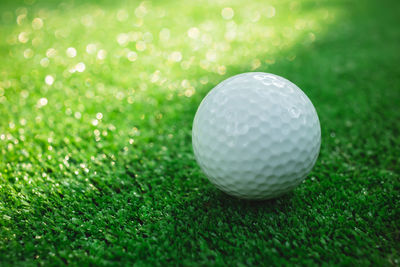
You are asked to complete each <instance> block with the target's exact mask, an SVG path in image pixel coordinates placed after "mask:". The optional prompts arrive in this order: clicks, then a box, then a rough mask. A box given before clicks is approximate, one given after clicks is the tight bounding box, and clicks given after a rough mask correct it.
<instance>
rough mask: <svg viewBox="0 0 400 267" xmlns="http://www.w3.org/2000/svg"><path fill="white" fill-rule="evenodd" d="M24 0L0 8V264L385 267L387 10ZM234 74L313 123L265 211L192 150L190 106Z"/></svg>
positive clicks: (393, 238)
mask: <svg viewBox="0 0 400 267" xmlns="http://www.w3.org/2000/svg"><path fill="white" fill-rule="evenodd" d="M33 2H34V1H32V0H29V1H26V2H25V3H24V2H16V1H2V2H1V4H0V19H1V23H0V59H1V61H0V62H1V64H0V114H1V117H0V151H1V152H0V265H2V266H7V265H15V266H23V265H36V264H40V265H46V266H49V265H63V264H69V265H72V266H74V265H81V264H83V265H88V264H94V265H110V266H115V265H116V264H117V263H118V264H121V265H125V264H126V265H131V264H133V263H135V265H137V266H142V265H145V266H153V265H161V266H165V265H187V266H192V265H204V266H210V265H228V266H245V265H250V266H251V265H255V264H257V263H258V264H261V265H285V264H290V265H294V264H298V265H321V264H323V263H325V264H327V265H354V264H358V265H359V266H365V265H373V266H390V265H399V264H400V204H399V203H400V178H399V177H400V160H399V159H400V153H399V147H400V137H399V136H400V132H399V129H400V64H399V62H400V52H399V51H400V30H399V25H400V19H399V16H398V14H400V5H399V4H398V2H397V1H311V0H305V1H296V2H294V1H278V0H276V1H268V3H265V1H243V0H240V1H237V2H235V3H229V2H227V1H210V3H208V4H206V2H205V1H200V0H198V1H190V2H189V1H186V2H181V3H179V2H175V1H174V2H172V1H171V3H167V2H165V1H153V2H144V3H142V4H140V3H139V2H120V1H101V2H99V1H93V2H88V3H81V1H75V2H70V1H66V2H62V3H56V2H55V1H37V3H33ZM226 7H231V8H232V9H226ZM224 8H225V9H224ZM232 11H233V13H232ZM232 15H233V17H232ZM35 18H36V19H35ZM39 18H40V19H39ZM68 48H70V49H68ZM75 52H76V55H75ZM247 71H265V72H272V73H275V74H278V75H281V76H283V77H286V78H288V79H289V80H291V81H293V82H294V83H296V84H297V85H298V86H299V87H300V88H302V89H303V90H304V91H305V93H306V94H307V95H308V96H309V98H310V99H311V100H312V101H313V103H314V105H315V107H316V109H317V111H318V114H319V118H320V122H321V127H322V147H321V154H320V157H319V159H318V162H317V164H316V166H315V168H314V169H313V171H312V173H311V174H310V175H309V177H308V178H307V179H306V180H305V182H304V183H303V184H301V186H299V187H298V188H297V189H296V190H295V191H294V192H293V193H291V194H289V195H286V196H284V197H282V198H279V199H276V200H271V201H264V202H248V201H242V200H237V199H234V198H231V197H229V196H227V195H225V194H223V193H221V192H220V191H218V190H217V189H215V188H214V187H213V186H212V185H211V184H210V183H209V182H208V181H207V180H206V178H205V176H204V175H203V174H202V173H201V171H200V169H199V167H198V166H197V164H196V163H195V160H194V157H193V154H192V149H191V124H192V119H193V116H194V113H195V111H196V108H197V106H198V104H199V103H200V101H201V99H202V97H204V96H205V94H206V93H207V92H208V91H209V90H210V89H211V88H213V87H214V86H215V85H216V84H217V83H218V82H220V81H222V80H223V79H225V78H227V77H229V76H231V75H234V74H237V73H241V72H247Z"/></svg>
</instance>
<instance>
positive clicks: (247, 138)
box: [192, 72, 321, 199]
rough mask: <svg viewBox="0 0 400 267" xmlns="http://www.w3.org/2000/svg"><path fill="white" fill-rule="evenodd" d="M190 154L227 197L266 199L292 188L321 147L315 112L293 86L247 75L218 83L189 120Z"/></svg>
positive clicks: (269, 76) (273, 78)
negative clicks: (191, 119) (191, 122)
mask: <svg viewBox="0 0 400 267" xmlns="http://www.w3.org/2000/svg"><path fill="white" fill-rule="evenodd" d="M192 142H193V150H194V154H195V157H196V160H197V162H198V164H199V165H200V167H201V169H202V170H203V172H204V173H205V174H206V176H207V177H208V178H209V180H210V181H211V182H212V183H213V184H214V185H215V186H216V187H218V188H219V189H221V190H222V191H224V192H226V193H227V194H229V195H232V196H236V197H239V198H244V199H269V198H274V197H278V196H280V195H282V194H285V193H287V192H289V191H291V190H293V189H294V188H295V187H296V186H297V185H298V184H300V183H301V182H302V181H303V180H304V179H305V177H306V176H307V175H308V173H309V172H310V171H311V169H312V167H313V166H314V164H315V162H316V160H317V158H318V154H319V149H320V145H321V128H320V124H319V120H318V115H317V112H316V111H315V108H314V106H313V104H312V103H311V101H310V100H309V99H308V97H307V96H306V95H305V94H304V93H303V91H301V90H300V89H299V88H298V87H297V86H296V85H295V84H293V83H291V82H290V81H288V80H286V79H284V78H282V77H279V76H277V75H274V74H269V73H262V72H249V73H243V74H239V75H236V76H233V77H231V78H229V79H226V80H225V81H223V82H221V83H220V84H218V85H217V86H216V87H215V88H214V89H213V90H211V91H210V92H209V94H208V95H207V96H206V97H205V98H204V99H203V101H202V102H201V104H200V106H199V108H198V110H197V112H196V115H195V118H194V122H193V129H192Z"/></svg>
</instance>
